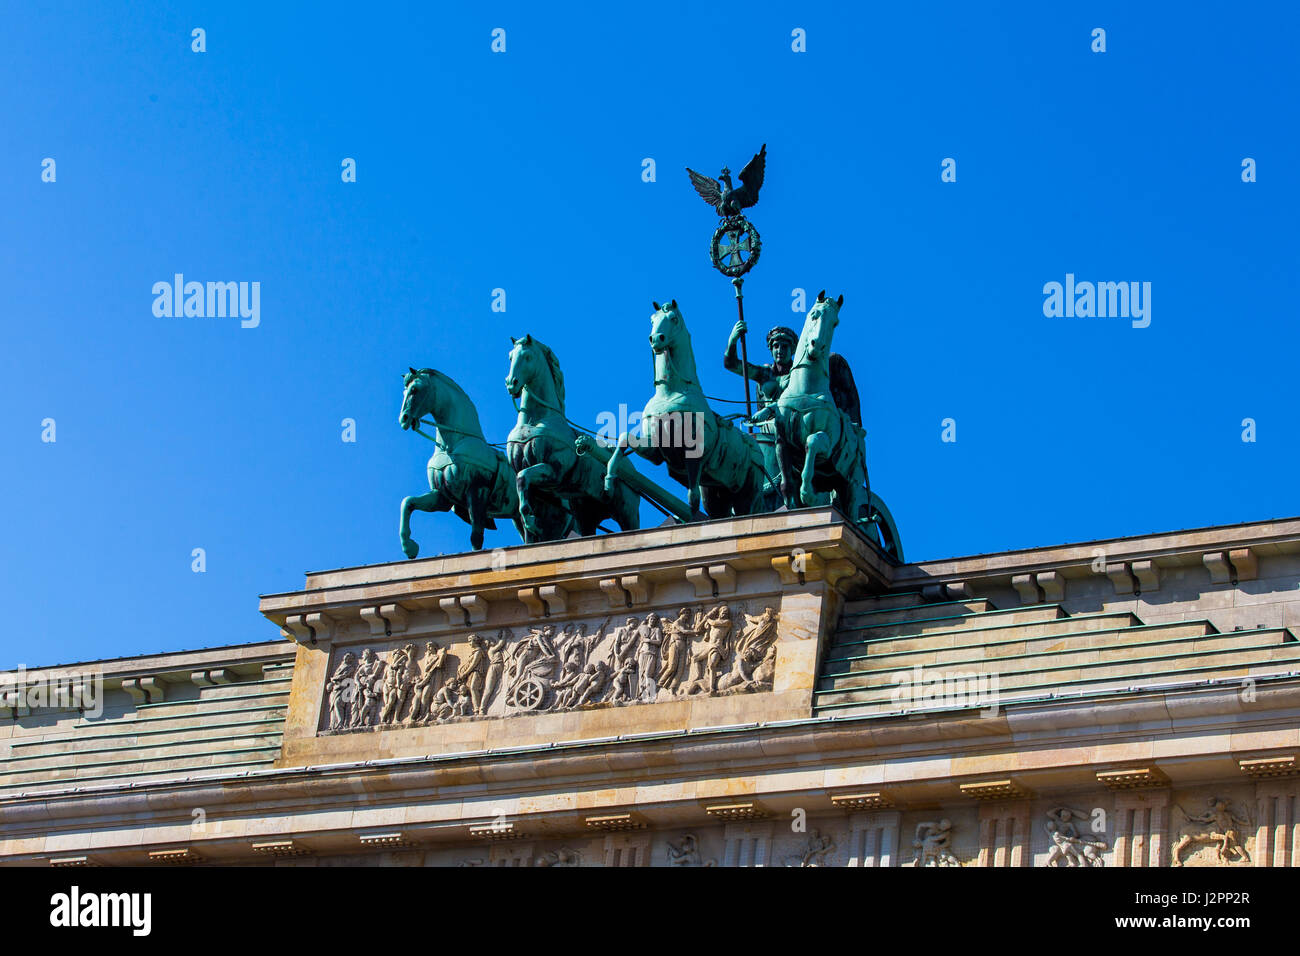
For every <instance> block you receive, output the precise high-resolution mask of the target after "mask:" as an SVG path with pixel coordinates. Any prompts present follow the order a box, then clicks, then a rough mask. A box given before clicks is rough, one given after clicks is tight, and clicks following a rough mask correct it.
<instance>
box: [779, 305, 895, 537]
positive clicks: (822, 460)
mask: <svg viewBox="0 0 1300 956" xmlns="http://www.w3.org/2000/svg"><path fill="white" fill-rule="evenodd" d="M843 305H844V296H842V295H841V296H840V297H839V298H837V299H828V298H827V297H826V292H825V290H823V291H821V292H819V293H817V301H816V302H815V303H814V304H813V307H812V308H811V309H809V310H808V315H807V316H806V317H805V319H804V323H803V331H802V332H801V333H800V334H799V341H798V344H797V345H796V346H795V350H794V356H793V358H792V360H791V363H790V370H789V372H788V373H787V375H786V376H785V378H786V383H785V386H784V388H782V390H781V392H780V395H779V397H778V398H777V399H776V401H775V402H771V403H769V404H768V405H767V406H766V407H765V408H764V409H763V410H762V411H760V412H758V413H756V414H755V415H754V420H755V421H759V422H762V421H768V420H771V421H774V422H775V424H776V437H777V441H776V457H777V462H778V466H779V468H780V485H781V492H782V495H783V496H784V498H785V504H786V507H787V508H799V507H813V506H817V505H826V504H834V505H835V506H836V507H837V508H838V509H839V510H840V511H841V512H842V513H843V514H844V515H845V517H847V518H848V519H849V520H850V521H853V522H855V523H857V524H858V525H859V526H860V527H862V528H863V529H864V530H866V531H867V533H868V534H870V535H871V536H872V537H874V538H875V539H876V541H877V543H878V544H879V545H880V546H881V549H882V550H883V551H885V553H887V554H890V555H891V556H892V557H895V558H896V559H898V560H902V548H901V544H900V541H899V537H898V530H897V528H896V527H895V526H894V522H893V518H892V517H891V516H890V514H889V511H888V509H886V508H885V505H884V502H883V501H881V500H880V499H879V498H877V497H876V496H875V495H873V494H872V493H871V488H870V485H869V483H868V480H867V459H866V431H865V430H864V429H863V427H862V408H861V403H860V401H859V398H858V389H857V385H856V384H855V383H854V381H853V372H852V371H851V370H850V368H849V363H848V362H847V361H846V360H845V359H844V357H843V356H841V355H838V354H836V353H833V352H831V337H832V336H833V335H834V334H835V327H836V326H837V325H838V324H839V321H840V320H839V313H840V308H841V307H842V306H843Z"/></svg>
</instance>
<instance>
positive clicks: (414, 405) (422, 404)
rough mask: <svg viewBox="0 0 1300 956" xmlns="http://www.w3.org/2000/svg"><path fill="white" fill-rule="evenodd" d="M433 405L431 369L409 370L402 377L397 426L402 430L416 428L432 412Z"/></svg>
mask: <svg viewBox="0 0 1300 956" xmlns="http://www.w3.org/2000/svg"><path fill="white" fill-rule="evenodd" d="M433 403H434V386H433V369H431V368H422V369H419V370H416V369H411V370H410V371H408V372H407V373H406V374H405V375H403V376H402V411H401V412H400V414H398V416H397V424H399V425H401V426H402V429H403V430H406V429H408V428H414V427H416V426H417V425H419V423H420V419H422V418H423V417H424V416H425V415H427V414H429V412H431V411H432V410H433Z"/></svg>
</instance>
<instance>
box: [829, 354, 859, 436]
mask: <svg viewBox="0 0 1300 956" xmlns="http://www.w3.org/2000/svg"><path fill="white" fill-rule="evenodd" d="M830 371H831V397H832V398H834V399H835V406H836V407H837V408H839V409H840V410H841V411H844V412H845V413H847V414H848V416H849V418H850V419H851V420H852V421H853V424H855V425H861V424H862V403H861V401H860V400H859V398H858V386H857V383H855V382H854V381H853V371H852V369H850V368H849V363H848V360H847V359H846V358H845V357H844V356H843V355H840V354H839V353H838V352H832V353H831V370H830Z"/></svg>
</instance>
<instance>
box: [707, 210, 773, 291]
mask: <svg viewBox="0 0 1300 956" xmlns="http://www.w3.org/2000/svg"><path fill="white" fill-rule="evenodd" d="M762 250H763V240H762V239H760V238H759V236H758V230H757V229H755V228H754V224H753V223H752V222H750V221H749V220H748V219H746V218H745V217H744V216H728V217H727V218H726V219H724V220H722V222H721V223H719V224H718V228H717V229H716V230H715V231H714V233H713V241H712V243H710V245H709V256H710V257H711V258H712V259H713V268H715V269H717V270H718V271H719V272H721V273H722V274H723V275H724V276H729V277H731V278H733V279H734V278H736V277H737V276H743V275H744V274H745V273H746V272H748V271H749V270H750V269H752V268H753V267H754V264H755V263H757V262H758V256H759V253H760V252H762Z"/></svg>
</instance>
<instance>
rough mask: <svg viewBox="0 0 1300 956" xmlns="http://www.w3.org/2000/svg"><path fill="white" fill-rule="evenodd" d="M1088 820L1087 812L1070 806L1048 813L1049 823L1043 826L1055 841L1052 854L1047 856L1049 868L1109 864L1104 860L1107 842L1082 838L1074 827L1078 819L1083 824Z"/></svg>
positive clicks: (1053, 841) (1086, 837)
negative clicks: (1072, 808)
mask: <svg viewBox="0 0 1300 956" xmlns="http://www.w3.org/2000/svg"><path fill="white" fill-rule="evenodd" d="M1086 819H1088V815H1087V814H1086V813H1084V812H1082V811H1081V810H1071V809H1070V808H1069V807H1056V808H1055V809H1053V810H1048V811H1047V822H1046V823H1045V824H1043V826H1044V828H1045V829H1046V830H1047V835H1048V836H1049V837H1050V838H1051V840H1052V852H1051V853H1050V854H1049V855H1048V857H1047V865H1048V866H1105V865H1106V861H1105V860H1104V859H1102V853H1104V852H1105V850H1106V841H1104V840H1098V839H1096V838H1094V837H1090V836H1082V835H1080V833H1079V829H1078V827H1076V826H1075V825H1074V821H1075V820H1078V821H1080V822H1083V821H1084V820H1086Z"/></svg>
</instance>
